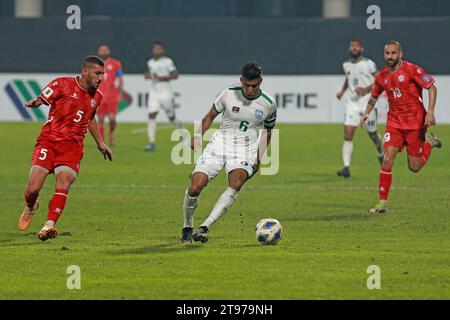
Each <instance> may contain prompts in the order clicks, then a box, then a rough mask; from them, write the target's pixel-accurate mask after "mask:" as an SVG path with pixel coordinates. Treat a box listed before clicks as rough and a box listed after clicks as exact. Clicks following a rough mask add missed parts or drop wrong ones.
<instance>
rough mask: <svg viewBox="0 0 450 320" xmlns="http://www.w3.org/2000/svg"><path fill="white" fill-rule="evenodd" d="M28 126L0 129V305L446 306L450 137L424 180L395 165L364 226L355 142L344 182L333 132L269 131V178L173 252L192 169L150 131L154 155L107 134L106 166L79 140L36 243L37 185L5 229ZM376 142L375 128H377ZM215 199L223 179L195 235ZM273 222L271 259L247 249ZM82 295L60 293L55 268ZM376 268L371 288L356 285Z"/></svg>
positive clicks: (366, 185)
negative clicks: (46, 235)
mask: <svg viewBox="0 0 450 320" xmlns="http://www.w3.org/2000/svg"><path fill="white" fill-rule="evenodd" d="M41 125H42V124H39V123H27V124H25V123H2V124H0V135H1V137H2V155H1V157H0V194H1V197H0V217H1V219H0V232H1V234H0V298H1V299H449V298H450V280H449V279H450V237H449V235H450V232H449V231H450V228H449V226H450V205H449V204H450V200H449V196H450V170H449V159H450V158H449V151H448V150H449V149H448V148H449V147H448V146H450V126H443V125H442V126H439V127H436V128H433V129H434V130H433V131H434V132H435V133H436V134H437V135H438V136H440V137H441V138H442V140H443V142H444V147H443V149H441V150H434V152H433V154H432V155H431V158H430V161H429V163H428V164H427V166H426V168H425V169H424V170H423V171H422V172H420V173H418V174H413V173H411V172H409V171H408V170H407V165H406V157H405V153H402V154H401V155H400V156H399V157H398V158H397V161H396V163H395V166H394V170H393V171H394V176H393V185H392V188H391V196H390V211H389V213H387V214H385V215H380V216H373V215H369V214H368V213H367V209H368V208H369V207H371V206H373V205H374V204H375V203H376V200H377V185H378V171H379V167H378V162H377V160H376V156H375V150H374V148H373V146H372V144H371V142H370V140H369V138H368V137H367V134H366V133H365V132H363V131H362V130H358V132H357V135H356V138H355V141H354V153H353V160H352V168H351V169H352V178H351V179H348V180H343V179H341V178H338V177H337V176H336V171H337V170H338V169H340V168H341V166H342V164H341V146H342V127H341V126H340V125H279V126H278V128H279V130H280V145H281V148H280V170H279V173H278V174H276V175H274V176H261V175H258V176H256V177H255V178H253V179H252V180H251V181H250V182H249V183H248V184H247V185H246V186H244V188H243V189H242V191H241V193H240V194H239V197H238V199H237V201H236V202H235V204H234V206H233V207H232V208H231V210H230V211H229V212H228V213H227V214H226V215H225V216H224V217H223V218H222V219H221V220H220V221H219V222H218V223H217V224H216V225H215V226H214V227H213V229H212V231H211V233H210V240H209V242H207V243H206V244H199V243H194V244H192V245H188V246H186V245H184V246H183V245H180V244H178V243H177V239H178V236H179V233H180V230H181V227H182V222H183V215H182V201H183V196H184V192H185V190H186V187H187V185H188V183H189V175H190V173H191V169H192V165H179V166H176V165H174V164H172V163H171V160H170V152H171V149H172V147H173V146H174V145H175V144H176V143H175V142H171V141H170V134H171V131H172V129H171V127H170V126H169V125H167V124H163V125H160V127H159V129H158V134H157V135H158V146H157V148H158V149H157V151H156V152H155V153H146V152H144V151H143V146H144V144H145V143H146V127H145V125H138V124H133V125H131V124H120V125H119V127H118V130H117V147H115V148H114V161H113V162H112V163H109V162H106V161H104V160H103V158H102V156H101V155H100V154H99V153H98V152H97V150H96V148H95V145H94V144H93V141H92V138H91V137H90V136H88V137H87V139H86V140H87V143H86V148H85V156H84V159H83V162H82V165H81V173H80V175H79V178H78V180H77V181H76V183H75V185H74V186H73V188H72V190H71V192H70V195H69V201H68V204H67V206H66V209H65V211H64V213H63V216H62V217H61V219H60V221H59V222H58V224H57V227H58V229H59V232H60V234H59V236H58V237H57V238H56V239H53V240H49V241H46V242H42V241H40V240H39V239H38V238H37V232H39V230H40V228H41V226H42V224H43V222H44V219H45V216H46V214H47V203H48V201H49V199H50V197H51V196H52V193H53V190H54V177H53V176H49V178H48V180H47V183H46V185H45V186H44V188H43V190H42V192H41V197H40V199H41V208H40V209H39V211H38V213H37V214H36V216H35V217H34V220H33V222H32V224H31V227H30V229H29V230H28V231H27V232H19V231H18V230H17V229H16V226H17V221H18V218H19V215H20V213H21V211H22V209H23V207H24V201H23V195H22V194H23V189H24V185H25V183H26V180H27V176H28V170H29V166H30V159H31V151H32V149H33V146H34V142H35V139H36V136H37V134H38V132H39V130H40V126H41ZM381 129H382V128H381ZM225 187H226V179H225V175H224V174H223V173H222V174H221V175H220V176H218V177H217V178H216V179H215V180H214V181H213V182H211V183H210V185H209V186H208V187H207V188H206V189H205V190H204V192H203V194H202V195H201V199H200V204H199V207H198V209H197V211H196V214H195V219H194V220H195V224H196V226H198V224H199V223H201V222H202V221H203V219H204V218H205V217H206V216H207V215H208V214H209V211H210V210H211V208H212V207H213V205H214V203H215V201H216V199H217V198H218V196H219V195H220V194H221V193H222V192H223V190H224V189H225ZM266 217H273V218H276V219H279V220H280V221H281V223H282V224H283V226H284V237H283V239H282V240H281V242H280V243H279V244H277V245H276V246H262V245H260V244H259V243H258V242H257V241H256V240H255V235H254V227H255V225H256V223H257V222H258V220H260V219H261V218H266ZM70 265H77V266H79V267H80V270H81V289H80V290H69V289H67V285H66V282H67V279H68V277H69V274H67V268H68V266H70ZM370 265H377V266H379V267H380V269H381V289H379V290H377V289H374V290H369V289H368V288H367V286H366V281H367V278H368V277H369V276H370V274H368V273H367V268H368V266H370Z"/></svg>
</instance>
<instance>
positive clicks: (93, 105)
mask: <svg viewBox="0 0 450 320" xmlns="http://www.w3.org/2000/svg"><path fill="white" fill-rule="evenodd" d="M91 107H92V108H94V107H95V99H91Z"/></svg>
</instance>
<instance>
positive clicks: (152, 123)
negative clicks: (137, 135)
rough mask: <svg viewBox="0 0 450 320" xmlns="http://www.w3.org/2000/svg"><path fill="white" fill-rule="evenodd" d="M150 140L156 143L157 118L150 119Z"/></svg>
mask: <svg viewBox="0 0 450 320" xmlns="http://www.w3.org/2000/svg"><path fill="white" fill-rule="evenodd" d="M147 134H148V142H149V143H155V139H156V119H148V126H147Z"/></svg>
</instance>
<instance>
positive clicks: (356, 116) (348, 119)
mask: <svg viewBox="0 0 450 320" xmlns="http://www.w3.org/2000/svg"><path fill="white" fill-rule="evenodd" d="M361 107H362V108H361ZM365 108H366V105H364V106H362V104H360V103H354V102H350V101H348V102H347V104H346V110H345V120H344V126H352V127H359V126H360V124H361V117H362V116H363V115H364V111H365ZM377 118H378V114H377V109H376V108H374V109H373V110H372V112H370V113H369V117H368V118H367V120H366V128H367V131H369V132H375V131H377Z"/></svg>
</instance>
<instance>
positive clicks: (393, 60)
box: [386, 59, 400, 67]
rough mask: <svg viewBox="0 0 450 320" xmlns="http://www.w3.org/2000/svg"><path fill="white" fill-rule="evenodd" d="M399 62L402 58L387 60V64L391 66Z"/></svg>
mask: <svg viewBox="0 0 450 320" xmlns="http://www.w3.org/2000/svg"><path fill="white" fill-rule="evenodd" d="M399 62H400V59H397V60H395V59H389V60H386V64H387V65H388V66H389V67H395V66H396V65H397V64H398V63H399Z"/></svg>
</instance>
